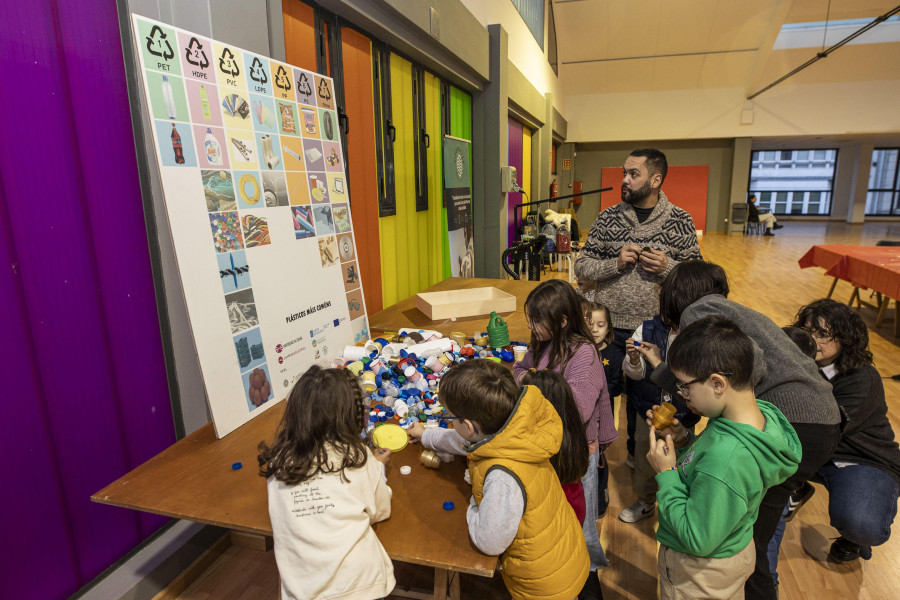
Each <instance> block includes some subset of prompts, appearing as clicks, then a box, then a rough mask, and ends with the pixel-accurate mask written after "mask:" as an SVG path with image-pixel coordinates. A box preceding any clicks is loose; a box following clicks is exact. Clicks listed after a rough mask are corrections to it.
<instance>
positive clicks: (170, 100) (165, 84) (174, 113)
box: [162, 75, 178, 120]
mask: <svg viewBox="0 0 900 600" xmlns="http://www.w3.org/2000/svg"><path fill="white" fill-rule="evenodd" d="M162 95H163V101H164V102H165V103H166V113H167V114H168V115H169V118H170V119H173V120H174V119H176V118H177V117H178V110H177V109H176V107H175V94H174V93H173V92H172V84H171V83H169V78H168V77H166V76H165V75H163V80H162Z"/></svg>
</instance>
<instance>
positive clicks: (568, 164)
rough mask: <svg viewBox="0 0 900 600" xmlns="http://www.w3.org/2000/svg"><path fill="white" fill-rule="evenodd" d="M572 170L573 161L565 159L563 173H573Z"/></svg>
mask: <svg viewBox="0 0 900 600" xmlns="http://www.w3.org/2000/svg"><path fill="white" fill-rule="evenodd" d="M571 170H572V159H571V158H564V159H563V171H571Z"/></svg>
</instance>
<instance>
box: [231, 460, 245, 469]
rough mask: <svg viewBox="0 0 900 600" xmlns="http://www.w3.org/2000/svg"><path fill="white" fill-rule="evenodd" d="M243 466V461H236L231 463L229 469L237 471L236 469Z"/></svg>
mask: <svg viewBox="0 0 900 600" xmlns="http://www.w3.org/2000/svg"><path fill="white" fill-rule="evenodd" d="M243 466H244V465H243V463H239V462H236V463H232V465H231V469H232V470H233V471H237V470H238V469H240V468H241V467H243Z"/></svg>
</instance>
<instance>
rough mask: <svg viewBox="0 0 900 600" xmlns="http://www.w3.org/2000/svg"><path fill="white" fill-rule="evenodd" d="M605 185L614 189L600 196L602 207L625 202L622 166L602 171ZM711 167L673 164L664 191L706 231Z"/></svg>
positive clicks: (697, 225)
mask: <svg viewBox="0 0 900 600" xmlns="http://www.w3.org/2000/svg"><path fill="white" fill-rule="evenodd" d="M600 182H601V184H600V185H601V187H610V186H612V188H613V190H612V191H609V192H603V193H602V194H601V195H600V210H603V209H605V208H609V207H610V206H612V205H614V204H617V203H619V202H621V201H622V167H606V168H604V169H601V171H600ZM708 186H709V166H708V165H697V166H679V167H672V166H670V167H669V171H668V173H667V174H666V180H665V182H663V185H662V190H663V192H665V194H666V197H667V198H668V199H669V201H670V202H671V203H672V204H674V205H675V206H678V207H680V208H683V209H684V210H686V211H687V212H688V214H689V215H691V218H692V219H693V220H694V227H695V228H696V229H699V230H700V231H705V230H706V200H707V188H708Z"/></svg>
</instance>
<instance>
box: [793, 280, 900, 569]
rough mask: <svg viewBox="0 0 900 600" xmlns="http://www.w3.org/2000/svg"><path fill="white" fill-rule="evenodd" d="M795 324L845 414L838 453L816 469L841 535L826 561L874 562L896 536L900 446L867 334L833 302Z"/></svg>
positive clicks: (809, 310)
mask: <svg viewBox="0 0 900 600" xmlns="http://www.w3.org/2000/svg"><path fill="white" fill-rule="evenodd" d="M794 326H795V327H803V328H804V329H806V330H807V331H809V332H810V333H811V334H812V336H813V338H814V339H815V340H816V347H817V348H816V350H817V351H816V358H815V360H816V364H817V365H818V366H819V370H820V371H821V373H822V375H823V376H824V377H825V378H827V379H828V381H829V382H830V383H831V385H832V388H833V390H834V398H835V400H837V403H838V405H839V406H840V407H841V408H842V409H843V410H844V412H845V413H846V415H847V423H846V427H845V428H844V431H843V434H842V435H841V441H840V443H839V444H838V447H837V449H836V450H835V451H834V455H833V456H832V457H831V460H829V461H828V462H827V463H825V464H824V465H822V467H821V468H820V469H819V471H818V474H819V476H820V477H821V478H822V479H823V480H824V481H825V489H827V490H828V515H829V517H830V519H831V526H832V527H834V528H835V529H837V530H838V533H840V534H841V537H839V538H838V539H836V540H835V541H834V543H833V544H832V545H831V549H830V550H829V553H828V556H829V558H830V559H831V560H833V561H835V562H838V563H850V562H854V561H857V560H859V559H860V558H863V559H865V560H869V559H870V558H872V546H879V545H881V544H883V543H885V542H886V541H887V540H888V539H889V538H890V537H891V524H892V523H893V522H894V517H896V516H897V498H898V496H900V487H898V486H900V448H898V446H897V442H896V441H895V436H894V430H893V429H892V428H891V422H890V421H889V420H888V416H887V410H888V409H887V404H886V403H885V398H884V384H883V383H882V381H881V374H880V373H879V372H878V369H876V368H875V365H874V360H873V357H872V352H871V351H870V350H869V331H868V329H867V328H866V324H865V323H864V322H863V320H862V318H861V317H860V316H859V314H857V313H856V312H855V311H853V309H851V308H850V307H849V306H847V305H846V304H843V303H841V302H836V301H835V300H831V299H830V298H829V299H822V300H816V301H815V302H812V303H811V304H807V305H806V306H804V307H803V308H801V309H800V312H798V313H797V317H796V318H795V319H794ZM806 485H809V483H807V484H806Z"/></svg>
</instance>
